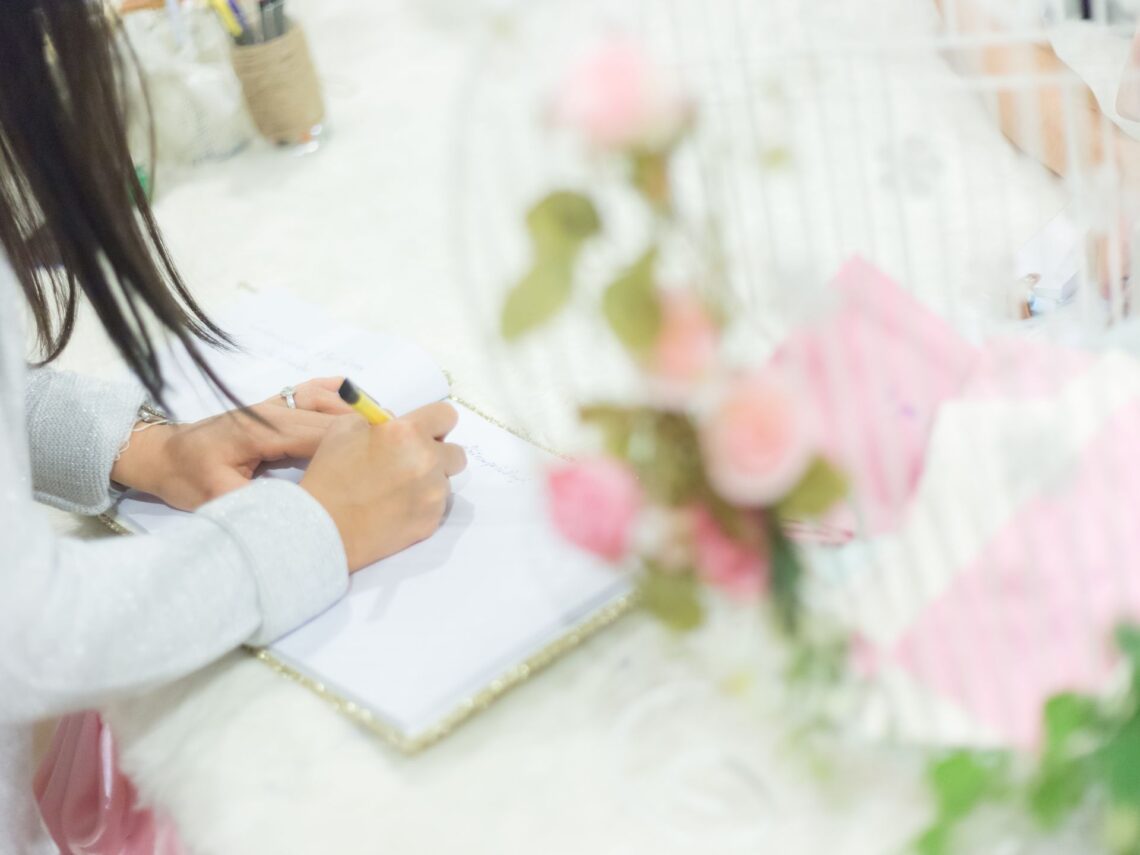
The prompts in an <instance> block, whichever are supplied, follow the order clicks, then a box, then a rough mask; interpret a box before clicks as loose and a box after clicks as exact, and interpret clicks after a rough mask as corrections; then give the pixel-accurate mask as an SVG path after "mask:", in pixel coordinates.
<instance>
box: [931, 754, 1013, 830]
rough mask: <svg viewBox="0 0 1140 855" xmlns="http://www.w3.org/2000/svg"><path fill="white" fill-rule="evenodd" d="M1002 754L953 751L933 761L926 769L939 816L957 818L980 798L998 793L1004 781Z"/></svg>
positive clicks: (1004, 765) (1005, 759)
mask: <svg viewBox="0 0 1140 855" xmlns="http://www.w3.org/2000/svg"><path fill="white" fill-rule="evenodd" d="M1006 771H1007V758H1006V757H1005V755H1000V754H994V753H987V752H978V751H955V752H954V753H952V754H949V755H947V756H946V757H943V758H942V759H940V760H938V761H937V762H935V764H934V765H933V766H931V767H930V769H929V770H927V775H928V777H929V780H930V784H931V786H932V787H933V789H934V797H935V799H936V800H937V803H938V813H939V816H940V817H941V818H942V819H944V820H959V819H961V818H962V817H964V816H966V814H968V813H970V811H972V810H973V809H974V808H975V807H977V806H978V803H979V802H981V801H982V800H983V799H984V798H986V797H989V796H992V795H996V794H997V793H999V792H1000V791H1001V790H1002V789H1003V788H1004V784H1005V778H1006Z"/></svg>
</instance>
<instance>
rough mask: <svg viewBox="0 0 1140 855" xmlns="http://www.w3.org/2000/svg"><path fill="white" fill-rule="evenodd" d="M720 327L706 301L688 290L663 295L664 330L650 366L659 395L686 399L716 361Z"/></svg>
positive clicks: (668, 402)
mask: <svg viewBox="0 0 1140 855" xmlns="http://www.w3.org/2000/svg"><path fill="white" fill-rule="evenodd" d="M718 332H719V331H718V330H717V326H716V324H715V323H714V322H713V319H712V318H711V317H710V316H709V312H708V309H706V308H705V305H704V303H703V302H702V301H701V300H700V299H699V298H698V297H697V296H696V295H695V294H692V293H691V292H688V291H666V292H663V293H662V294H661V331H660V332H659V333H658V336H657V342H656V344H655V345H654V347H653V350H652V352H651V353H650V355H649V359H648V362H647V365H646V368H647V370H648V371H649V374H650V379H651V382H652V385H653V387H654V391H655V392H656V393H657V397H658V398H660V399H661V400H662V402H663V403H665V404H666V405H679V404H683V403H684V402H685V399H686V398H688V397H689V396H690V395H691V394H692V392H693V389H694V387H695V386H696V385H697V384H698V383H700V381H701V380H703V379H704V378H705V377H707V376H708V374H709V371H710V370H711V368H712V367H713V364H714V362H715V361H716V354H717V344H718Z"/></svg>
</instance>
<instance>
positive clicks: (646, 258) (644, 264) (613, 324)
mask: <svg viewBox="0 0 1140 855" xmlns="http://www.w3.org/2000/svg"><path fill="white" fill-rule="evenodd" d="M656 262H657V251H656V249H650V250H649V251H647V252H646V253H645V254H644V255H642V256H641V258H639V259H638V260H637V261H636V262H635V263H634V265H633V266H632V267H630V268H629V269H628V270H626V271H625V272H623V273H622V274H621V275H620V276H618V278H617V279H615V280H614V281H613V282H612V283H611V284H610V286H609V287H608V288H606V293H605V295H604V296H603V297H602V313H603V314H604V315H605V317H606V320H607V321H608V322H609V325H610V328H611V329H612V330H613V331H614V335H616V336H617V337H618V340H619V341H620V342H621V343H622V344H624V345H625V346H626V348H627V349H628V350H629V351H630V352H632V353H633V354H635V355H637V356H641V355H643V354H645V353H646V352H647V351H648V350H649V349H650V348H651V347H652V346H653V344H654V342H656V341H657V334H658V333H659V332H660V331H661V303H660V300H659V299H658V296H657V288H656V283H655V281H654V275H653V271H654V267H655V265H656Z"/></svg>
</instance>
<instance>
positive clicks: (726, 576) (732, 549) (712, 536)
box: [693, 507, 768, 599]
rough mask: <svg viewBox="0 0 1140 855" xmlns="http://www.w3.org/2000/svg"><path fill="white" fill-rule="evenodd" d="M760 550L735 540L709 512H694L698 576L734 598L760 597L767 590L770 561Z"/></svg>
mask: <svg viewBox="0 0 1140 855" xmlns="http://www.w3.org/2000/svg"><path fill="white" fill-rule="evenodd" d="M763 548H764V545H763V544H761V545H760V547H759V548H749V547H748V546H746V545H745V544H743V543H740V542H739V541H736V540H733V539H732V538H731V537H729V536H728V535H727V534H725V533H724V531H723V530H722V529H721V527H720V524H719V523H718V522H717V521H716V519H715V518H714V517H713V515H712V514H710V513H709V512H708V509H706V508H704V507H699V508H696V509H695V510H694V511H693V554H694V557H695V559H696V563H697V575H698V576H700V577H701V579H702V580H704V581H705V582H707V583H708V584H709V585H712V586H714V587H716V588H720V589H722V590H724V591H726V592H727V593H729V594H732V595H733V596H735V597H740V598H742V599H751V598H755V597H758V596H759V595H760V594H762V593H763V592H764V591H765V590H766V589H767V587H768V560H767V555H766V554H762V553H761V550H762V549H763Z"/></svg>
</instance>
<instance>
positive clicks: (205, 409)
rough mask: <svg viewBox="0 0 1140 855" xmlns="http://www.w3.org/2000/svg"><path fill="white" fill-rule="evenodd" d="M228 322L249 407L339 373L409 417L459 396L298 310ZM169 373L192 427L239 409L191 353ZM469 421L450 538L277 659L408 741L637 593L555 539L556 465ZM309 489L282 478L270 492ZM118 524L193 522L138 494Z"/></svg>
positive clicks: (382, 340)
mask: <svg viewBox="0 0 1140 855" xmlns="http://www.w3.org/2000/svg"><path fill="white" fill-rule="evenodd" d="M223 322H224V324H225V326H226V328H227V330H229V331H231V332H233V333H234V334H235V336H236V338H237V339H238V341H239V342H240V343H241V344H242V346H243V347H244V348H246V349H247V351H248V353H247V354H238V355H234V354H220V355H219V354H211V355H210V357H209V359H210V362H211V364H212V365H214V366H215V367H216V368H217V369H218V371H219V373H220V375H221V376H222V377H223V378H224V379H225V380H226V382H228V383H230V384H231V386H232V388H233V390H234V392H235V393H237V394H238V395H239V396H240V397H242V399H243V400H250V401H256V400H260V399H262V398H265V397H268V396H270V395H272V394H273V393H274V392H276V391H277V390H279V389H280V388H281V387H282V386H284V385H286V384H288V383H296V382H299V381H300V380H303V379H306V378H308V377H312V376H321V375H340V374H347V375H348V376H350V377H352V379H353V380H354V381H357V382H359V383H360V385H361V386H362V387H363V388H364V389H366V390H367V391H368V392H369V393H370V394H372V396H373V397H374V398H376V399H377V400H378V401H380V402H381V403H382V404H384V405H386V406H388V407H390V408H391V409H393V410H395V411H396V412H397V413H401V412H407V411H408V410H411V409H415V408H416V407H419V406H423V405H425V404H427V403H431V402H432V401H436V400H440V399H442V398H444V397H446V395H447V380H446V377H445V375H444V374H443V372H442V371H441V370H440V369H439V368H438V366H436V365H435V364H434V362H433V360H432V359H431V357H430V356H429V355H428V354H427V353H425V352H424V351H423V350H421V349H420V348H419V347H418V346H416V345H415V344H414V343H411V342H408V341H406V340H403V339H400V338H398V337H395V336H388V335H382V334H376V333H365V332H360V331H352V330H345V329H344V328H338V327H336V326H335V325H334V324H332V323H331V322H329V321H327V319H325V318H324V317H322V316H321V314H320V312H319V310H317V309H315V308H314V307H311V306H308V305H306V304H304V303H302V302H300V301H296V300H293V299H291V298H288V297H283V296H281V295H273V294H271V295H261V296H256V297H251V298H248V299H247V300H245V301H243V302H242V303H241V304H239V306H238V307H237V309H236V310H235V311H234V312H232V313H230V314H228V315H226V316H225V317H224V318H223ZM169 364H170V367H171V373H170V374H169V378H170V380H171V381H172V386H173V388H172V390H171V393H170V398H171V404H172V406H173V407H174V408H175V409H176V412H177V414H178V415H179V417H181V418H183V419H192V418H200V417H202V416H206V415H210V414H212V413H216V412H219V411H221V410H223V409H225V408H226V404H225V403H224V402H221V401H219V400H218V399H217V397H216V395H215V394H214V393H213V392H211V391H210V390H209V387H208V386H207V385H206V384H205V382H204V381H203V380H202V379H201V377H200V376H199V375H198V373H197V370H196V369H194V368H193V367H191V366H188V365H187V364H186V359H185V354H184V353H183V354H181V355H174V356H172V357H171V361H170V363H169ZM458 409H459V413H460V421H459V425H458V427H457V428H456V430H455V431H454V432H453V433H452V435H451V437H450V439H451V441H454V442H457V443H459V444H461V445H463V446H464V447H465V448H466V450H467V455H468V460H469V467H468V473H467V474H466V477H464V478H463V483H462V486H461V487H458V488H457V493H456V495H454V496H453V497H452V500H451V505H450V507H449V511H448V514H447V517H446V519H445V520H444V522H443V524H442V526H441V528H440V530H439V531H438V532H437V533H436V534H435V535H434V536H433V537H432V538H430V539H429V540H427V541H424V542H423V543H420V544H417V545H415V546H413V547H411V548H410V549H408V550H405V551H404V552H402V553H400V554H399V555H396V556H393V557H391V558H388V559H385V560H384V561H381V562H379V563H378V564H375V565H373V566H372V567H370V568H367V569H365V570H363V571H361V572H360V573H357V574H356V575H354V576H353V578H352V582H351V586H350V592H349V594H348V596H347V597H346V598H345V599H343V600H341V601H340V602H339V603H337V604H336V605H335V606H333V607H332V608H331V609H329V610H328V611H327V612H325V613H324V614H323V615H320V616H319V617H317V618H316V619H314V620H313V621H310V622H309V623H308V624H307V625H305V626H304V627H301V628H300V629H298V630H297V631H295V632H294V633H292V634H291V635H289V636H286V637H285V638H283V639H281V640H280V641H279V642H278V643H277V644H275V645H273V647H272V648H271V649H272V651H273V653H274V654H275V655H277V656H279V657H280V658H281V659H283V660H284V661H287V662H288V663H290V664H291V665H292V666H294V667H295V668H297V669H298V670H300V671H302V672H303V673H306V674H308V675H310V676H312V677H314V678H316V679H318V680H320V681H321V682H323V683H325V684H326V685H328V686H330V687H332V688H334V689H335V690H336V691H338V693H340V694H342V695H343V696H345V697H347V698H350V699H352V700H354V701H355V702H356V703H358V704H359V705H361V706H363V707H366V708H368V709H370V710H372V711H373V712H374V713H375V714H376V715H378V716H380V717H381V718H383V719H385V720H387V721H388V722H389V723H390V724H392V725H394V726H395V727H397V728H398V729H400V730H402V731H403V732H404V733H405V734H407V735H408V736H410V737H414V736H415V735H417V734H419V733H421V732H423V731H424V730H427V729H429V728H430V727H431V726H432V725H433V724H435V723H436V722H437V721H438V720H439V719H440V718H442V717H443V716H444V715H446V714H447V713H449V712H451V711H452V710H454V709H455V708H456V707H457V706H458V705H459V704H460V703H462V701H463V700H465V699H466V698H468V697H470V696H471V695H472V694H474V693H476V692H477V691H478V690H479V689H481V688H483V687H485V686H486V685H488V684H489V683H491V682H492V681H493V680H494V679H495V678H497V677H499V676H501V675H502V674H503V673H505V672H506V671H508V670H509V669H510V668H511V667H512V666H514V665H516V664H518V663H520V662H523V661H525V660H526V659H527V658H529V657H530V656H531V655H533V654H534V653H536V652H538V651H539V650H541V649H542V648H543V647H545V646H546V645H547V644H548V643H550V642H551V641H553V640H555V639H557V638H559V637H561V636H563V635H564V634H565V633H566V631H567V630H568V629H569V628H571V627H573V626H574V625H576V624H578V623H580V622H581V621H582V620H584V619H585V618H586V617H588V616H589V615H590V614H592V613H593V612H595V611H596V610H598V609H599V608H601V607H603V606H604V605H606V604H608V603H609V602H611V601H613V600H614V599H616V598H617V597H620V596H621V595H623V594H624V593H626V592H627V591H628V590H629V588H630V581H629V579H628V578H627V577H625V576H621V575H619V574H617V573H615V572H614V571H613V570H612V569H611V568H609V567H607V566H605V565H603V564H601V563H600V562H598V561H596V560H595V559H593V558H591V557H589V556H587V555H585V554H584V553H581V552H579V551H578V550H576V549H574V548H573V547H570V546H568V545H567V544H566V543H565V542H564V541H563V540H562V539H561V538H560V537H559V536H558V535H557V533H556V532H554V531H553V530H552V527H551V525H550V522H549V519H548V516H547V513H546V509H545V502H544V500H543V496H542V490H541V480H540V478H539V477H538V476H539V475H540V473H541V468H542V467H543V466H546V465H549V464H550V463H552V462H553V457H552V456H551V455H549V454H547V453H546V452H542V451H540V450H539V449H537V448H536V447H535V446H533V445H532V444H530V443H528V442H525V441H524V440H522V439H520V438H518V437H516V436H514V435H513V434H511V433H509V432H508V431H506V430H503V429H502V428H499V427H497V426H495V425H493V424H491V423H490V422H488V421H486V420H485V419H483V418H482V417H481V416H479V415H477V414H476V413H474V412H472V411H470V410H468V409H467V408H465V407H462V406H460V407H458ZM301 474H302V470H300V469H296V468H291V467H290V466H288V465H284V466H282V467H280V468H275V469H272V470H270V471H269V472H267V473H266V474H265V476H263V477H280V478H288V479H290V480H299V479H300V477H301ZM113 513H114V515H115V516H116V518H117V519H118V520H119V521H120V522H122V523H123V524H124V525H126V526H127V527H128V528H131V529H133V530H136V531H145V532H161V531H162V530H163V529H164V528H165V527H167V526H170V525H172V524H176V522H177V520H178V519H179V518H180V517H182V516H184V514H183V513H182V512H180V511H175V510H172V509H170V508H168V507H166V506H165V505H164V504H162V503H161V502H159V501H157V500H156V499H153V498H151V497H148V496H143V495H139V494H136V493H128V494H127V495H126V496H125V497H123V498H122V499H120V501H119V502H118V503H117V505H116V507H115V509H114V511H113Z"/></svg>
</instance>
